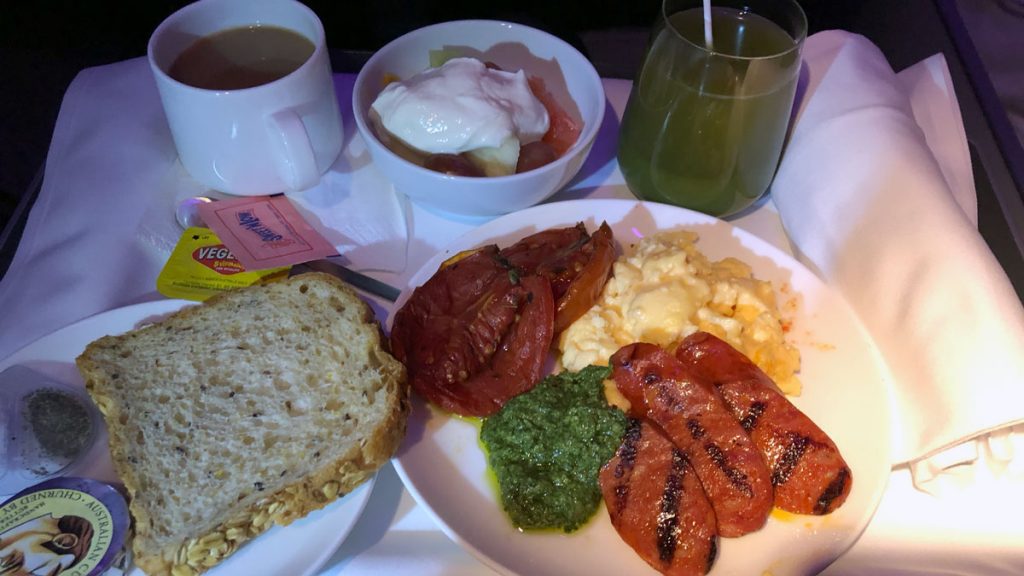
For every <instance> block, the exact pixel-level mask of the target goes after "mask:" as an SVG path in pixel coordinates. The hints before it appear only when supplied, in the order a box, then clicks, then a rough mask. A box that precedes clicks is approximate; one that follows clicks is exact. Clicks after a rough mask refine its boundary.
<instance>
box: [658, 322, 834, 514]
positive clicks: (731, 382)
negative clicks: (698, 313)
mask: <svg viewBox="0 0 1024 576" xmlns="http://www.w3.org/2000/svg"><path fill="white" fill-rule="evenodd" d="M676 357H677V358H678V359H679V360H681V361H683V362H684V363H686V364H688V365H689V366H690V367H691V368H692V369H693V370H694V371H696V372H697V374H698V375H699V376H700V377H702V379H705V380H708V381H710V382H712V384H713V385H714V386H715V388H717V389H718V391H719V392H720V393H721V395H722V398H723V399H724V400H725V404H726V406H728V407H729V409H730V410H731V411H732V413H733V415H734V416H735V417H736V418H737V419H739V421H740V423H741V424H742V426H743V429H744V430H746V431H747V433H748V434H750V437H751V438H752V439H753V441H754V444H755V445H756V446H757V447H758V449H760V450H761V452H762V453H763V454H764V457H765V459H766V461H767V462H768V466H769V468H770V469H771V478H772V485H773V486H775V505H776V506H778V507H779V508H781V509H783V510H786V511H789V512H794V513H796V514H828V513H829V512H831V511H833V510H835V509H836V508H838V507H839V506H841V505H842V504H843V502H844V501H845V500H846V497H847V495H849V493H850V488H851V486H852V485H853V474H852V473H851V472H850V467H849V466H848V465H847V464H846V461H845V460H844V459H843V457H842V455H841V454H840V453H839V449H838V448H837V447H836V445H835V443H834V442H833V441H832V439H831V438H829V436H828V434H826V433H825V432H824V431H822V429H821V428H819V427H818V426H817V425H816V424H815V423H814V422H813V421H811V419H810V418H809V417H807V415H806V414H804V413H803V412H801V411H800V409H799V408H797V407H796V406H794V405H793V404H792V403H791V402H790V401H789V400H788V399H786V397H785V396H784V395H783V394H782V393H781V392H780V391H779V389H778V387H776V386H775V383H774V382H772V380H771V378H770V377H769V376H768V375H767V374H765V373H764V372H763V371H761V369H760V368H758V367H757V365H756V364H754V363H753V362H751V361H750V360H749V359H747V357H746V356H744V355H743V354H742V353H741V352H739V351H738V350H736V349H735V348H733V347H732V346H730V345H729V344H728V343H727V342H724V341H722V340H720V339H719V338H716V337H715V336H713V335H711V334H708V333H706V332H696V333H694V334H691V335H690V336H688V337H687V338H686V339H684V340H683V342H682V344H680V346H679V347H678V348H677V349H676Z"/></svg>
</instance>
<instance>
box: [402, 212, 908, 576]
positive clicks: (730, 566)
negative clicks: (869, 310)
mask: <svg viewBox="0 0 1024 576" xmlns="http://www.w3.org/2000/svg"><path fill="white" fill-rule="evenodd" d="M603 220H604V221H607V222H608V224H609V225H610V226H611V227H612V230H613V231H614V233H615V238H616V240H617V243H618V244H619V246H620V248H621V247H626V246H628V245H629V244H630V243H631V242H633V239H635V238H637V237H640V236H643V235H647V234H650V233H652V232H654V231H656V230H664V229H669V228H677V227H686V228H688V229H691V230H693V231H695V232H697V233H698V234H699V235H700V240H699V242H698V243H697V247H698V248H699V249H700V250H701V251H702V252H703V253H704V254H706V255H707V256H708V257H709V258H711V259H714V260H717V259H720V258H724V257H726V256H733V257H737V258H740V259H741V260H743V261H744V262H747V263H748V264H749V265H750V266H751V267H752V268H753V271H754V274H755V276H756V277H758V278H760V279H762V280H770V281H771V282H772V283H773V284H774V285H775V286H776V289H777V290H779V289H781V292H780V293H779V298H780V304H781V303H782V302H783V301H792V300H793V299H796V302H797V304H798V305H797V310H796V312H795V315H794V316H793V326H792V329H791V330H790V332H789V333H788V336H789V338H790V341H791V342H792V343H793V344H795V345H796V346H797V347H798V348H799V349H800V353H801V355H802V363H801V370H800V379H801V381H802V382H803V393H802V395H801V396H799V397H797V398H795V399H793V402H794V403H795V404H796V405H797V406H798V407H799V408H800V409H801V410H803V411H804V412H805V413H806V414H808V415H809V416H810V417H811V418H812V419H813V420H814V421H815V422H816V423H817V424H818V425H819V426H820V427H821V428H822V429H824V430H825V432H827V433H828V434H829V435H830V436H831V437H832V439H833V440H835V442H836V444H837V445H838V447H839V449H840V451H841V452H842V454H843V456H844V457H845V458H846V461H847V463H848V464H849V465H850V468H851V469H852V471H853V488H852V491H851V492H850V495H849V498H848V499H847V500H846V502H845V504H844V505H843V506H842V507H841V508H839V509H838V510H837V511H835V512H833V513H832V514H829V515H827V516H796V515H792V514H785V513H781V512H778V511H774V512H773V513H772V516H771V518H769V520H768V523H767V525H766V526H765V527H764V528H763V529H761V530H760V531H758V532H756V533H753V534H749V535H746V536H743V537H741V538H729V539H727V538H722V539H720V543H719V552H718V559H717V560H716V562H715V565H714V567H713V569H712V574H716V575H732V574H751V575H760V574H772V576H783V575H786V574H814V573H817V572H819V571H820V570H822V569H824V568H825V567H826V566H827V565H828V564H829V563H831V562H832V561H834V560H835V559H836V558H837V557H839V555H841V554H842V553H843V552H844V551H845V550H847V549H848V548H849V547H850V546H851V545H852V544H853V543H854V541H855V540H856V539H857V538H858V536H859V535H860V534H861V532H862V531H863V530H864V528H865V527H866V526H867V524H868V522H869V520H870V519H871V516H872V515H873V514H874V511H875V508H876V506H877V504H878V501H879V500H880V498H881V496H882V491H883V490H884V488H885V485H886V482H887V480H888V477H889V470H890V466H889V454H890V436H889V434H890V421H891V419H890V411H891V408H890V404H889V396H888V392H887V390H888V381H889V377H888V372H887V369H886V368H885V365H884V364H883V362H882V360H881V357H880V355H879V354H878V351H877V349H876V347H875V345H874V343H873V342H872V340H871V338H870V337H869V336H868V334H867V332H865V330H864V329H863V327H862V326H861V324H860V322H859V320H858V319H857V317H856V316H855V315H854V313H853V312H852V310H851V309H850V308H849V306H848V305H847V304H846V302H845V301H844V300H843V299H842V298H841V297H840V296H838V295H837V294H836V293H835V292H833V291H832V290H831V289H829V288H828V287H827V286H825V285H824V284H823V283H822V282H821V281H820V280H819V279H818V278H817V277H816V276H814V274H812V273H811V272H810V271H809V270H807V269H806V268H805V267H804V266H802V265H801V264H799V263H798V262H797V261H795V260H794V259H793V258H791V257H790V256H788V255H786V254H784V253H783V252H781V251H779V250H778V249H776V248H775V247H773V246H771V245H769V244H767V243H766V242H764V241H762V240H760V239H758V238H756V237H754V236H752V235H750V234H748V233H746V232H744V231H743V230H740V229H738V228H735V227H733V226H732V225H730V224H728V223H726V222H724V221H721V220H718V219H715V218H711V217H709V216H705V215H703V214H699V213H696V212H692V211H689V210H684V209H681V208H674V207H670V206H666V205H662V204H654V203H644V202H636V201H628V200H577V201H569V202H561V203H553V204H546V205H540V206H536V207H533V208H530V209H527V210H523V211H521V212H516V213H513V214H509V215H506V216H503V217H501V218H498V219H496V220H493V221H491V222H489V223H487V224H484V225H483V226H481V227H480V228H477V229H475V230H473V231H471V232H469V233H468V234H466V235H465V236H463V237H461V238H459V239H458V240H456V241H455V242H454V243H453V244H452V245H451V246H449V247H448V248H447V249H446V250H444V251H443V252H442V253H440V254H437V255H436V256H435V257H434V258H433V259H431V260H430V261H429V262H427V263H426V264H425V265H424V266H423V268H421V269H420V270H419V272H418V273H417V274H416V275H415V276H413V278H412V279H411V280H410V283H409V286H408V287H407V288H406V289H405V290H404V291H403V293H402V296H401V297H400V298H399V300H398V303H397V305H396V308H395V309H396V310H397V309H398V308H399V307H400V306H401V305H402V303H403V302H405V300H406V299H408V297H409V296H410V295H411V293H412V290H413V288H414V287H416V286H419V285H421V284H422V283H423V282H425V281H426V280H427V279H428V278H429V277H430V276H431V275H433V273H434V272H435V271H436V270H437V268H438V266H439V264H440V263H441V262H442V261H443V260H444V259H446V258H448V257H449V256H451V255H452V254H454V253H456V252H459V251H460V250H464V249H469V248H473V247H476V246H480V245H483V244H488V243H497V244H498V245H499V246H501V247H504V246H507V245H509V244H511V243H513V242H515V241H516V240H518V239H520V238H522V237H524V236H526V235H528V234H531V233H533V232H537V231H540V230H543V229H546V228H551V227H559V226H571V225H573V224H575V223H576V222H579V221H582V222H584V223H585V224H586V225H587V228H588V229H589V230H591V231H593V230H595V229H596V228H597V226H598V225H600V223H601V221H603ZM393 318H394V315H392V319H393ZM477 432H478V429H477V427H476V426H474V425H473V424H472V423H470V422H468V421H466V420H462V419H459V418H454V417H448V416H447V415H445V414H444V413H442V412H441V411H440V410H436V409H432V408H428V407H427V406H426V405H425V404H424V402H423V401H422V400H421V399H419V398H418V397H417V398H416V401H415V403H414V408H413V412H412V416H411V419H410V423H409V435H408V436H407V437H406V441H405V443H404V445H403V446H402V447H401V449H400V450H399V455H398V458H397V461H396V465H395V467H396V469H397V470H398V474H399V475H400V476H401V478H402V480H403V482H405V485H406V487H407V488H408V489H409V491H410V492H411V493H412V494H413V496H414V497H415V498H416V500H417V501H418V502H419V503H420V504H422V505H423V506H425V507H426V508H427V509H428V510H429V511H430V512H431V514H432V515H433V516H434V517H435V518H436V520H437V521H438V522H439V523H440V525H441V526H442V529H443V530H444V531H445V532H446V533H447V534H448V536H449V537H451V538H452V539H454V540H455V541H456V542H458V543H459V544H461V545H462V546H464V547H465V548H467V549H468V550H470V551H471V552H472V553H473V554H475V555H476V556H477V557H479V558H480V559H481V560H482V561H483V562H485V563H486V564H488V565H489V566H491V567H493V568H494V569H496V570H498V571H499V572H501V573H504V574H521V575H523V576H541V575H552V576H567V575H572V574H580V575H588V576H589V575H596V574H647V573H654V571H653V569H651V568H650V567H649V566H648V565H647V564H646V563H645V562H644V561H643V560H641V559H640V557H639V556H637V555H636V554H635V553H634V552H633V550H632V549H631V548H630V547H629V546H628V545H627V544H625V543H624V542H623V541H622V540H621V539H620V538H619V536H618V534H617V533H616V532H615V529H614V528H613V527H612V525H611V522H610V521H609V520H608V513H607V511H606V509H605V508H604V505H603V504H602V505H601V507H600V509H599V510H598V512H597V514H596V515H595V516H594V518H593V519H592V520H591V521H590V522H589V523H588V524H587V525H586V526H584V527H583V528H581V529H580V530H579V531H577V532H575V533H573V534H562V533H557V532H533V533H531V532H521V531H519V530H518V529H516V528H515V527H514V526H513V525H512V524H511V522H510V521H509V520H508V518H507V517H506V515H505V513H504V512H503V511H502V509H501V505H500V503H499V502H500V501H499V498H498V496H497V494H496V489H495V488H494V483H493V480H492V479H489V478H488V473H487V464H486V460H485V456H484V454H483V452H482V451H481V449H480V445H479V441H478V439H477Z"/></svg>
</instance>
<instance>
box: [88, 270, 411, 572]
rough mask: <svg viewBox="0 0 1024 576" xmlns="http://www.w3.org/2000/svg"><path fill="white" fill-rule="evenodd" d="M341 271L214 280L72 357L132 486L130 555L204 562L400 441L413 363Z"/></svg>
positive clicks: (317, 501) (355, 476)
mask: <svg viewBox="0 0 1024 576" xmlns="http://www.w3.org/2000/svg"><path fill="white" fill-rule="evenodd" d="M384 342H385V341H384V340H383V339H382V336H381V333H380V327H379V325H378V324H377V322H376V321H375V319H374V317H373V313H372V312H371V310H370V308H369V307H368V306H367V305H366V303H365V302H363V301H362V300H361V299H360V298H359V297H358V296H357V295H356V294H355V292H354V291H353V290H352V289H351V288H349V287H348V286H347V285H346V284H344V283H343V282H341V281H340V280H338V279H337V278H334V277H333V276H330V275H327V274H322V273H310V274H302V275H299V276H295V277H292V278H289V279H287V280H282V281H279V282H272V283H269V284H265V285H259V286H253V287H250V288H246V289H243V290H238V291H233V292H228V293H224V294H221V295H218V296H216V297H214V298H212V299H210V300H208V301H207V302H205V303H204V304H202V305H198V306H192V307H188V308H185V309H183V310H181V311H179V312H177V313H176V314H174V315H172V316H170V317H168V318H167V319H165V320H163V321H162V322H160V323H158V324H153V325H150V326H146V327H143V328H140V329H138V330H134V331H132V332H128V333H126V334H123V335H120V336H106V337H103V338H100V339H99V340H97V341H95V342H93V343H91V344H89V346H88V347H87V348H86V349H85V351H84V352H83V353H82V355H81V356H79V357H78V359H77V365H78V369H79V371H80V372H81V374H82V376H83V377H84V379H85V383H86V388H87V389H88V391H89V394H90V395H91V396H92V398H93V399H94V400H95V402H96V404H97V405H98V406H99V407H100V410H101V411H102V412H103V414H104V418H105V420H106V423H107V428H108V430H109V433H110V452H111V455H112V457H113V461H114V466H115V469H116V471H117V473H118V475H119V476H120V478H121V480H122V481H123V482H124V484H125V487H126V488H127V489H128V492H129V495H130V496H131V504H130V507H131V512H132V517H133V519H134V521H135V540H134V544H133V550H134V552H135V562H136V564H137V565H138V566H139V567H140V568H142V569H143V570H144V571H145V572H146V573H147V574H150V575H157V574H173V575H174V576H181V575H183V574H197V573H200V572H203V571H204V570H206V569H207V568H209V567H211V566H213V565H215V564H217V563H218V562H219V561H220V560H222V559H223V558H224V557H225V556H227V555H229V554H231V553H232V552H233V551H235V550H236V549H237V548H238V547H239V546H240V545H241V544H242V543H244V542H245V541H247V540H249V539H251V538H253V537H255V536H257V535H259V534H260V533H262V532H264V531H265V530H267V529H268V528H270V527H271V525H273V524H288V523H290V522H291V521H293V520H295V519H297V518H300V517H301V516H303V515H305V514H307V513H308V512H310V511H312V510H315V509H318V508H321V507H323V506H325V505H326V504H328V503H329V502H331V501H333V500H335V499H336V498H338V497H340V496H342V495H344V494H346V493H347V492H349V491H351V490H352V489H353V488H355V487H356V486H357V485H359V484H360V483H362V482H363V481H364V480H366V479H367V478H368V477H369V476H370V475H371V474H373V473H374V472H375V471H376V470H377V469H378V468H379V467H380V466H381V465H383V464H384V463H386V462H387V461H388V460H389V459H390V458H391V456H392V455H393V454H394V452H395V450H396V449H397V447H398V444H399V442H400V441H401V439H402V438H403V436H404V435H405V426H406V417H407V416H408V411H409V401H408V388H407V385H406V377H405V369H404V367H403V366H402V365H401V364H400V363H399V362H398V361H397V360H395V359H394V358H393V357H392V356H391V355H390V354H389V353H388V352H387V351H386V350H385V348H384V346H385V344H384Z"/></svg>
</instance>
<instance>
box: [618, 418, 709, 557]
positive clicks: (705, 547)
mask: <svg viewBox="0 0 1024 576" xmlns="http://www.w3.org/2000/svg"><path fill="white" fill-rule="evenodd" d="M599 481H600V484H601V493H602V494H603V496H604V501H605V504H606V505H607V507H608V514H609V516H610V517H611V522H612V525H613V526H615V529H616V530H617V531H618V532H619V535H620V536H621V537H622V539H623V540H624V541H625V542H626V543H627V544H629V545H630V546H631V547H632V548H633V550H635V551H636V553H637V554H639V555H640V557H641V558H643V559H644V561H646V562H647V563H648V564H650V565H651V566H652V567H653V568H655V569H656V570H658V571H659V572H661V573H663V574H671V575H673V576H686V575H694V574H706V573H707V572H708V571H709V570H710V569H711V565H712V564H713V563H714V561H715V556H716V555H717V551H718V535H717V531H716V528H715V513H714V510H713V509H712V507H711V502H710V501H709V500H708V497H707V495H706V494H705V493H704V489H703V488H702V487H701V484H700V481H699V480H698V479H697V476H696V474H695V473H694V471H693V468H692V467H691V466H690V463H689V461H688V460H687V458H686V456H685V455H684V454H683V453H682V451H680V450H678V449H676V447H675V446H674V445H673V444H672V441H671V440H669V439H668V438H666V437H665V436H664V435H663V434H662V433H661V431H659V430H658V429H657V427H656V426H655V425H653V424H651V423H650V422H646V421H641V420H637V419H633V420H632V421H631V422H630V424H629V427H628V428H627V430H626V434H625V436H624V438H623V441H622V444H621V445H620V446H619V449H618V451H617V452H616V454H615V456H614V457H612V459H611V460H609V461H608V462H607V463H606V464H605V465H604V467H602V468H601V473H600V475H599Z"/></svg>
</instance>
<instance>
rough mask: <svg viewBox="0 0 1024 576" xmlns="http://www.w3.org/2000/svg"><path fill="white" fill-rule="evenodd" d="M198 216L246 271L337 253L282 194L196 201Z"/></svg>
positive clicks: (305, 260)
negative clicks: (201, 202)
mask: <svg viewBox="0 0 1024 576" xmlns="http://www.w3.org/2000/svg"><path fill="white" fill-rule="evenodd" d="M198 208H199V216H200V217H202V219H203V221H204V222H205V223H206V227H207V228H210V229H211V230H213V231H214V232H215V233H216V234H217V236H219V237H220V239H221V241H222V242H223V243H224V245H225V246H227V247H228V249H230V250H231V252H232V254H234V256H235V258H236V259H238V261H239V262H240V263H241V264H242V266H244V267H245V269H246V270H263V269H265V268H277V267H279V266H289V265H292V264H301V263H303V262H309V261H310V260H317V259H319V258H324V257H327V256H334V255H336V254H337V253H338V251H337V249H335V248H334V245H332V244H331V243H330V242H328V241H327V240H326V239H325V238H324V237H323V236H321V235H320V233H319V232H317V231H316V230H315V229H314V228H313V227H312V226H310V225H309V223H308V222H306V220H305V219H304V218H303V217H302V215H300V214H299V212H298V211H297V210H295V207H294V206H292V203H291V202H290V201H289V200H288V198H287V197H286V196H284V195H276V196H251V197H245V198H232V199H230V200H220V201H217V202H208V203H205V204H200V205H199V206H198Z"/></svg>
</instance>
